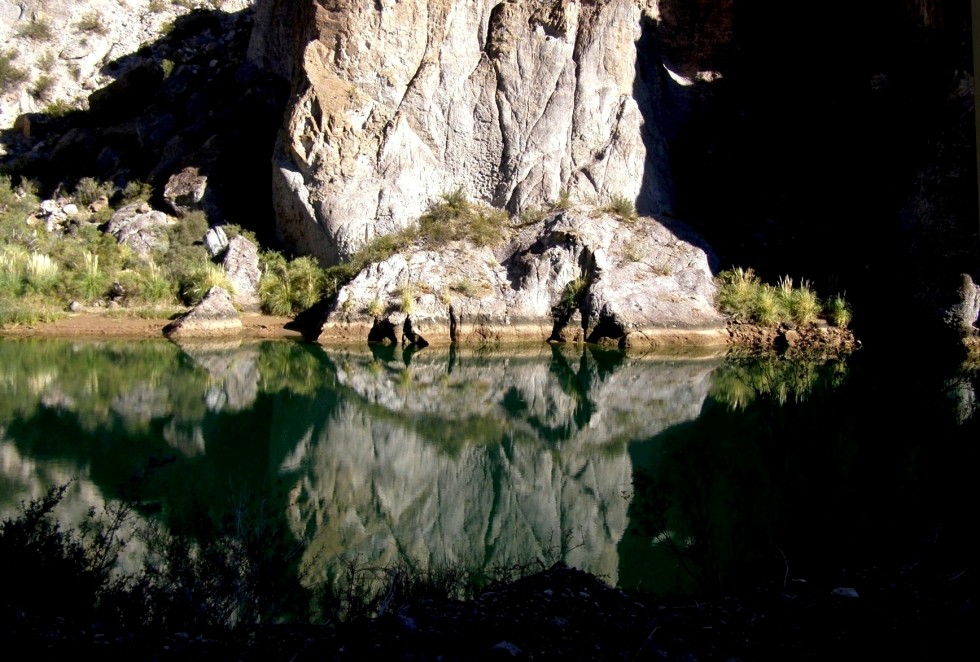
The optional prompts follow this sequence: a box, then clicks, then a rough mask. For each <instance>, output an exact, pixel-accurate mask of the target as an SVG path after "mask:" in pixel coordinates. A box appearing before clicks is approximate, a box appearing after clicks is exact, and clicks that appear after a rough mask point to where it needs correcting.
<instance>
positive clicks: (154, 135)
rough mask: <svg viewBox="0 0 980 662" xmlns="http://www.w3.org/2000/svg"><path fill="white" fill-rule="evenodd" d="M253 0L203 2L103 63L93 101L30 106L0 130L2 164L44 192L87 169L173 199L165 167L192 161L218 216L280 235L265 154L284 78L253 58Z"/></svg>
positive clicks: (266, 240) (264, 235) (70, 184)
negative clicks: (53, 108) (241, 7)
mask: <svg viewBox="0 0 980 662" xmlns="http://www.w3.org/2000/svg"><path fill="white" fill-rule="evenodd" d="M251 29H252V12H251V11H242V12H238V13H236V14H229V13H225V12H220V11H204V10H197V11H193V12H191V13H189V14H186V15H184V16H181V17H179V18H177V19H176V20H175V21H174V24H173V29H172V30H171V31H170V32H169V33H168V34H166V35H164V36H162V37H161V38H160V39H158V40H157V41H156V42H153V43H151V44H148V45H146V46H144V47H143V48H141V49H140V50H139V51H137V52H136V53H133V54H130V55H126V56H124V57H121V58H119V59H117V60H114V61H112V62H110V63H109V64H107V65H106V66H105V67H104V68H103V70H102V73H103V74H106V75H109V76H112V77H114V78H115V80H114V81H113V82H112V83H110V84H109V85H107V86H106V87H104V88H102V89H100V90H97V91H95V92H93V93H92V94H91V96H90V98H89V107H90V108H89V110H84V111H82V110H78V111H73V112H69V113H67V114H65V115H63V116H51V115H46V114H43V113H31V114H27V115H24V116H21V117H20V118H19V119H18V120H17V123H16V125H15V127H14V128H12V129H8V130H5V131H3V132H2V133H0V142H2V143H3V145H4V146H5V147H6V149H7V156H6V157H5V160H4V161H3V163H2V164H0V168H2V171H3V172H6V173H9V174H11V175H14V176H15V177H17V176H20V177H26V178H29V179H31V180H33V181H35V182H36V183H37V185H38V187H39V189H40V191H39V192H40V194H41V195H42V196H43V197H48V196H55V195H57V194H58V193H59V192H60V191H64V192H70V191H72V190H73V189H74V187H75V185H76V184H77V183H78V181H79V180H80V179H81V178H83V177H94V178H96V179H98V180H101V181H111V182H112V183H113V184H115V185H116V186H117V187H123V186H125V185H126V184H127V183H129V182H135V181H143V182H147V183H149V184H151V185H152V186H153V188H154V194H155V196H156V198H155V199H154V200H153V201H152V202H153V204H154V206H155V207H158V208H166V204H165V202H164V201H163V198H162V194H163V190H164V186H165V185H166V184H167V181H168V179H169V178H170V177H171V176H172V175H175V174H177V173H179V172H180V171H181V170H183V169H185V168H196V169H197V171H198V172H199V173H200V174H201V175H204V176H206V177H207V189H206V193H205V197H204V199H203V200H202V203H201V204H202V206H203V208H204V209H205V211H206V212H207V213H208V216H209V220H210V222H211V223H212V224H217V223H225V222H227V223H237V224H239V225H241V226H242V227H244V228H246V229H248V230H252V231H254V232H256V233H257V234H258V236H259V239H260V241H261V242H262V243H263V244H264V245H266V246H275V245H276V237H275V235H274V223H273V222H272V218H273V210H272V190H271V177H270V174H269V173H270V168H271V166H270V162H271V157H272V149H273V145H274V143H275V137H276V133H277V131H278V128H279V126H280V124H281V122H282V116H283V112H284V110H285V106H286V101H287V98H288V92H289V90H288V84H287V83H286V82H285V81H283V80H280V79H277V78H274V77H272V76H270V75H268V74H265V73H263V72H261V71H259V70H257V69H256V68H255V67H253V66H251V65H250V64H248V63H247V62H246V51H247V48H248V43H249V38H250V35H251Z"/></svg>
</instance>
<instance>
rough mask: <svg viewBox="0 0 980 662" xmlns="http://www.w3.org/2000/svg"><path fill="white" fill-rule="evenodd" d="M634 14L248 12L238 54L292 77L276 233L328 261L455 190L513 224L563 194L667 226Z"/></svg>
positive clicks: (434, 7) (274, 3) (403, 9)
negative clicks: (247, 31) (616, 205)
mask: <svg viewBox="0 0 980 662" xmlns="http://www.w3.org/2000/svg"><path fill="white" fill-rule="evenodd" d="M287 4H294V5H299V6H297V7H293V8H292V9H290V10H288V11H287V10H286V8H285V5H287ZM641 5H642V6H641ZM645 6H646V3H637V2H634V1H633V0H612V1H611V2H601V3H596V2H556V1H550V0H532V1H526V2H503V3H501V2H497V1H495V0H470V1H467V2H454V3H447V2H435V1H432V0H409V1H407V2H391V1H385V2H378V3H375V2H367V1H366V0H350V1H347V2H330V3H313V2H310V1H309V0H305V1H304V2H300V3H283V2H281V1H279V0H268V2H266V3H265V6H263V4H262V3H260V5H259V9H258V20H257V27H256V33H255V35H254V36H253V42H252V47H251V50H250V55H251V57H252V59H253V61H255V62H258V63H271V62H276V61H284V62H287V63H290V64H287V65H284V66H282V65H280V66H278V67H277V68H276V69H277V70H278V71H279V72H280V73H282V74H291V75H292V80H293V84H294V90H293V92H294V101H293V103H292V105H291V109H290V111H289V114H288V118H287V122H286V126H285V127H284V129H283V131H282V134H281V135H280V138H279V142H278V146H277V149H276V154H275V157H274V178H275V180H274V183H273V186H274V190H275V204H276V211H277V215H278V223H279V231H280V234H281V235H282V237H283V238H284V239H285V240H286V242H287V243H288V244H289V245H291V246H293V247H294V248H296V249H297V250H300V251H302V252H306V253H312V254H314V255H316V256H317V257H319V258H320V259H321V260H323V261H325V262H336V261H337V260H339V259H341V258H344V257H346V256H348V255H350V254H351V253H352V252H353V251H354V250H355V249H356V248H358V247H359V246H361V245H362V244H363V243H364V242H365V241H366V240H368V239H370V238H371V237H373V236H375V235H378V234H385V233H388V232H391V231H394V230H397V229H399V228H401V227H404V226H406V225H408V224H410V223H411V222H413V221H414V219H415V218H417V217H418V216H419V215H420V214H421V213H422V212H423V211H424V210H425V209H426V207H427V206H428V205H429V204H430V203H431V202H432V201H433V200H434V199H435V198H436V196H437V195H438V194H440V193H442V192H446V191H452V190H456V189H458V188H462V189H463V190H464V191H465V192H466V193H467V194H468V195H469V196H470V197H471V198H474V199H477V200H480V201H483V202H486V203H489V204H491V205H493V206H496V207H499V208H505V209H507V210H509V211H511V212H517V211H519V210H522V209H526V208H530V207H535V206H539V207H540V206H543V205H546V204H548V203H551V202H554V201H556V200H558V198H559V197H560V196H561V195H562V193H563V192H564V193H565V194H567V195H568V196H570V198H571V199H572V200H580V201H582V200H598V201H599V202H600V203H605V202H606V201H607V200H608V199H610V198H611V197H613V196H623V197H625V198H627V199H629V200H631V201H634V200H635V201H637V202H638V206H639V207H640V210H641V211H644V212H662V211H665V210H668V209H669V207H670V190H669V189H670V187H669V185H668V180H669V173H668V172H667V170H666V169H665V167H663V164H664V161H665V158H666V154H665V152H664V149H665V147H664V143H663V139H662V136H661V135H660V131H661V128H660V127H659V126H658V125H657V123H656V122H654V121H653V119H652V118H653V114H652V106H651V102H652V99H653V97H654V96H656V95H657V94H658V92H657V86H659V84H660V78H661V76H660V74H663V75H664V76H666V72H659V73H657V72H654V76H653V78H652V79H644V78H643V77H641V76H639V75H638V72H637V69H636V62H637V46H636V42H637V40H638V39H640V36H641V21H642V20H643V19H644V11H645V10H644V7H645ZM280 8H281V9H283V11H282V12H279V11H278V9H280ZM304 12H305V13H304ZM299 18H303V19H304V20H306V21H307V22H306V23H301V24H300V23H296V24H293V25H294V30H293V32H292V33H289V31H288V30H286V29H285V27H284V26H285V25H286V22H287V21H296V20H298V19H299ZM307 33H309V34H307Z"/></svg>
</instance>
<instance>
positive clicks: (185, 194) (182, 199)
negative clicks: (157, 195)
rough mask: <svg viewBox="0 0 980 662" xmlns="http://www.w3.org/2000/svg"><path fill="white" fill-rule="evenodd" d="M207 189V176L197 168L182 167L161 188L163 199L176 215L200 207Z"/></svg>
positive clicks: (181, 214)
mask: <svg viewBox="0 0 980 662" xmlns="http://www.w3.org/2000/svg"><path fill="white" fill-rule="evenodd" d="M207 189H208V178H207V177H206V176H205V175H202V174H201V173H200V172H198V169H197V168H184V169H183V170H181V171H180V172H178V173H176V174H175V175H172V176H171V177H170V179H168V180H167V184H166V186H164V189H163V199H164V200H166V201H167V204H168V205H170V207H171V208H172V209H173V210H174V213H176V214H177V215H178V216H181V217H183V216H186V215H187V214H189V213H190V212H192V211H195V210H200V209H202V202H203V200H204V195H205V193H207Z"/></svg>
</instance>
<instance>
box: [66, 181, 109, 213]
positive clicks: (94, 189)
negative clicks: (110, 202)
mask: <svg viewBox="0 0 980 662" xmlns="http://www.w3.org/2000/svg"><path fill="white" fill-rule="evenodd" d="M115 192H116V187H115V186H113V185H112V182H100V181H98V180H97V179H95V178H93V177H83V178H82V179H80V180H79V181H78V184H77V185H76V186H75V192H74V193H73V194H72V197H73V198H74V200H75V202H76V203H77V204H78V205H79V206H80V207H87V206H88V205H90V204H92V203H93V202H95V201H96V200H98V199H100V198H106V199H109V198H111V197H112V195H113V194H114V193H115Z"/></svg>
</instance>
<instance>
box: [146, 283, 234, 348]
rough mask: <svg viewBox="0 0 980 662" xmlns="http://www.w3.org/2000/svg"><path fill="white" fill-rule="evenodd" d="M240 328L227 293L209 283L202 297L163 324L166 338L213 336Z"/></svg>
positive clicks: (231, 333) (220, 335) (227, 334)
mask: <svg viewBox="0 0 980 662" xmlns="http://www.w3.org/2000/svg"><path fill="white" fill-rule="evenodd" d="M241 332H242V318H241V316H240V315H239V314H238V311H237V310H235V306H234V304H233V303H232V300H231V295H230V294H229V293H228V291H227V290H225V289H223V288H220V287H212V288H211V289H210V290H208V293H207V294H206V295H204V299H203V300H202V301H201V302H200V303H199V304H197V305H196V306H194V307H193V308H192V309H190V310H189V311H188V312H186V313H184V314H183V315H181V316H180V317H178V318H177V319H175V320H174V321H173V322H171V323H170V324H168V325H167V326H165V327H164V328H163V333H164V335H165V336H167V337H168V338H172V339H178V338H215V337H224V336H235V335H239V334H241Z"/></svg>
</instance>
